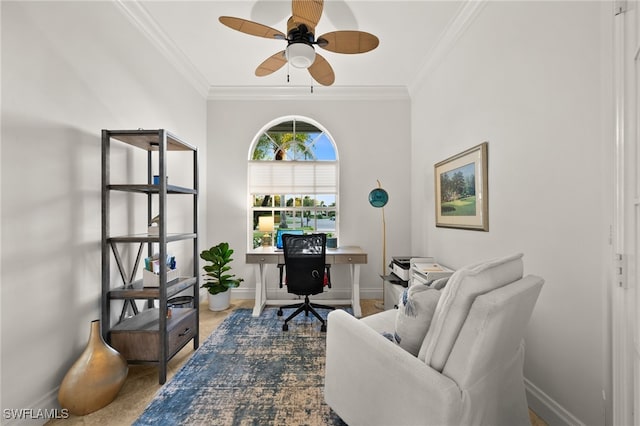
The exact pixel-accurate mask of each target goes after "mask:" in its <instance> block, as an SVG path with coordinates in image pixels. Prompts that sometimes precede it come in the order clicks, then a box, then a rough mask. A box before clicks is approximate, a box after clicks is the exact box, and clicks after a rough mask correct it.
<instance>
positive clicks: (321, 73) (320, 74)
mask: <svg viewBox="0 0 640 426" xmlns="http://www.w3.org/2000/svg"><path fill="white" fill-rule="evenodd" d="M309 74H311V77H313V79H314V80H315V81H317V82H318V83H320V84H322V85H323V86H331V85H332V84H333V82H334V81H336V75H335V73H334V72H333V68H331V65H329V62H327V60H326V59H325V58H324V57H323V56H322V55H320V54H319V53H317V52H316V60H315V61H313V64H312V65H311V66H310V67H309Z"/></svg>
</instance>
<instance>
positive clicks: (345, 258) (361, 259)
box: [333, 253, 367, 264]
mask: <svg viewBox="0 0 640 426" xmlns="http://www.w3.org/2000/svg"><path fill="white" fill-rule="evenodd" d="M333 263H336V264H349V263H351V264H363V263H367V255H366V254H365V253H361V254H349V255H344V254H343V255H340V256H334V259H333Z"/></svg>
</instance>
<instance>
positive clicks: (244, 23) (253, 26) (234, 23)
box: [218, 16, 287, 40]
mask: <svg viewBox="0 0 640 426" xmlns="http://www.w3.org/2000/svg"><path fill="white" fill-rule="evenodd" d="M218 20H219V21H220V22H221V23H222V24H224V25H226V26H227V27H229V28H232V29H234V30H236V31H240V32H241V33H245V34H249V35H253V36H258V37H264V38H271V39H280V40H282V39H285V38H287V36H285V35H284V33H282V31H278V30H276V29H275V28H271V27H268V26H266V25H262V24H258V23H257V22H253V21H249V20H246V19H242V18H235V17H233V16H221V17H220V18H218Z"/></svg>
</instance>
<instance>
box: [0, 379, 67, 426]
mask: <svg viewBox="0 0 640 426" xmlns="http://www.w3.org/2000/svg"><path fill="white" fill-rule="evenodd" d="M59 389H60V387H59V386H56V388H55V389H52V390H50V391H49V392H47V393H46V394H45V395H44V396H42V397H41V398H40V399H39V400H37V401H35V402H33V403H32V404H30V407H29V408H20V409H15V408H12V409H13V410H17V411H16V414H17V415H16V416H13V415H12V414H11V413H7V412H6V411H3V413H2V415H3V421H2V424H3V425H6V426H16V425H20V426H36V425H38V426H40V425H43V424H45V423H47V422H48V421H49V420H52V419H55V418H58V419H61V418H64V414H63V412H62V410H61V409H60V404H59V403H58V390H59ZM4 409H5V408H4V407H3V410H4ZM20 411H21V412H20Z"/></svg>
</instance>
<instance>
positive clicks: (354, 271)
mask: <svg viewBox="0 0 640 426" xmlns="http://www.w3.org/2000/svg"><path fill="white" fill-rule="evenodd" d="M351 306H352V308H353V315H354V316H355V317H356V318H360V317H362V309H361V308H360V265H358V264H357V263H356V264H353V263H352V264H351Z"/></svg>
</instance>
